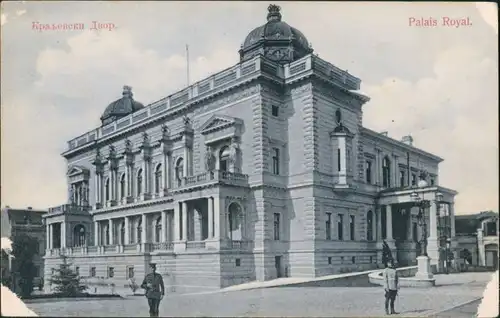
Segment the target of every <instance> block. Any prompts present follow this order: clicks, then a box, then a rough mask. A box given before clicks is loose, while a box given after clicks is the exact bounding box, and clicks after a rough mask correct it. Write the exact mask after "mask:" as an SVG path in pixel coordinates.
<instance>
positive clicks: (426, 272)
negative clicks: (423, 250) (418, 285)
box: [415, 256, 433, 279]
mask: <svg viewBox="0 0 500 318" xmlns="http://www.w3.org/2000/svg"><path fill="white" fill-rule="evenodd" d="M417 267H418V269H417V274H415V277H416V278H419V279H432V278H433V275H432V271H431V259H430V258H429V257H428V256H419V257H417Z"/></svg>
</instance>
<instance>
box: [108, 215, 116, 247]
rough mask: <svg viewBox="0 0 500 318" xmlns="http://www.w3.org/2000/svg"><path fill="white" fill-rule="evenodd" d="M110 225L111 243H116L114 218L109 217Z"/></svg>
mask: <svg viewBox="0 0 500 318" xmlns="http://www.w3.org/2000/svg"><path fill="white" fill-rule="evenodd" d="M108 222H109V223H108V227H109V231H108V233H109V245H114V244H115V242H114V238H115V233H114V232H115V229H114V227H113V219H109V221H108Z"/></svg>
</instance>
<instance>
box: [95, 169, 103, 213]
mask: <svg viewBox="0 0 500 318" xmlns="http://www.w3.org/2000/svg"><path fill="white" fill-rule="evenodd" d="M94 176H95V177H94V183H95V184H94V194H95V209H99V208H100V207H101V203H102V202H101V176H100V173H99V172H98V171H96V172H95V175H94Z"/></svg>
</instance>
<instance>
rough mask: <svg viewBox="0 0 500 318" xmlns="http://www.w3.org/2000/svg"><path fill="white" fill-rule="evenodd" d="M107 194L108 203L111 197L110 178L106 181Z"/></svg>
mask: <svg viewBox="0 0 500 318" xmlns="http://www.w3.org/2000/svg"><path fill="white" fill-rule="evenodd" d="M104 188H105V194H106V201H109V197H110V190H111V189H110V188H109V178H107V179H106V183H105V186H104Z"/></svg>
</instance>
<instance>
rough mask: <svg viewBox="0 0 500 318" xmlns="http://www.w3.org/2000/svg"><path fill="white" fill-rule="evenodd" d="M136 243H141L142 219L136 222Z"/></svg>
mask: <svg viewBox="0 0 500 318" xmlns="http://www.w3.org/2000/svg"><path fill="white" fill-rule="evenodd" d="M136 232H137V243H139V244H140V243H142V219H139V221H138V222H137V231H136Z"/></svg>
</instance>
